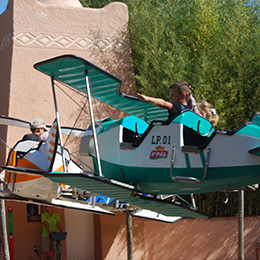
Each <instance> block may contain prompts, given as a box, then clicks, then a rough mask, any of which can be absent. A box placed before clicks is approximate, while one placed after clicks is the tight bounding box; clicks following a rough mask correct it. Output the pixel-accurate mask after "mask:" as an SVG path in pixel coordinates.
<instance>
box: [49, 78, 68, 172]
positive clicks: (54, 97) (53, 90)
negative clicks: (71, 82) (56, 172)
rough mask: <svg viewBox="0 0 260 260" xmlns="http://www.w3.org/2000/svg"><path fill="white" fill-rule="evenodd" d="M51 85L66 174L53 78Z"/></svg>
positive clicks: (63, 161)
mask: <svg viewBox="0 0 260 260" xmlns="http://www.w3.org/2000/svg"><path fill="white" fill-rule="evenodd" d="M51 84H52V93H53V100H54V107H55V113H56V120H57V128H58V133H59V137H60V146H61V157H62V164H63V169H64V172H66V163H65V158H64V154H63V141H62V135H61V127H60V117H59V112H58V106H57V99H56V93H55V88H54V78H53V77H52V78H51Z"/></svg>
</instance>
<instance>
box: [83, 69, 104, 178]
mask: <svg viewBox="0 0 260 260" xmlns="http://www.w3.org/2000/svg"><path fill="white" fill-rule="evenodd" d="M87 74H88V71H87V70H85V79H86V87H87V94H88V104H89V111H90V117H91V124H92V130H93V135H94V145H95V151H96V158H97V164H98V172H99V176H100V177H102V175H103V174H102V170H101V163H100V156H99V149H98V142H97V132H96V128H95V119H94V113H93V108H92V99H91V94H90V87H89V77H88V75H87Z"/></svg>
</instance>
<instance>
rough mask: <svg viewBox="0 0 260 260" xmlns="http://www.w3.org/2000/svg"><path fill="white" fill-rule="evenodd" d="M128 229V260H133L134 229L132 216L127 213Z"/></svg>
mask: <svg viewBox="0 0 260 260" xmlns="http://www.w3.org/2000/svg"><path fill="white" fill-rule="evenodd" d="M126 228H127V260H133V227H132V215H131V213H130V211H128V210H127V211H126Z"/></svg>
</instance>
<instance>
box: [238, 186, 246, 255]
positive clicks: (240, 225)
mask: <svg viewBox="0 0 260 260" xmlns="http://www.w3.org/2000/svg"><path fill="white" fill-rule="evenodd" d="M238 199H239V201H238V260H245V255H244V190H242V189H241V190H239V191H238Z"/></svg>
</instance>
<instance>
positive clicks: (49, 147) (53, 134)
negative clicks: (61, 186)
mask: <svg viewBox="0 0 260 260" xmlns="http://www.w3.org/2000/svg"><path fill="white" fill-rule="evenodd" d="M58 140H59V132H58V124H57V120H55V121H54V123H53V125H52V127H51V129H50V131H49V135H48V138H47V139H46V145H45V151H46V155H47V159H48V162H49V171H51V170H52V167H53V163H54V160H55V156H56V152H57V147H58Z"/></svg>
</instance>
